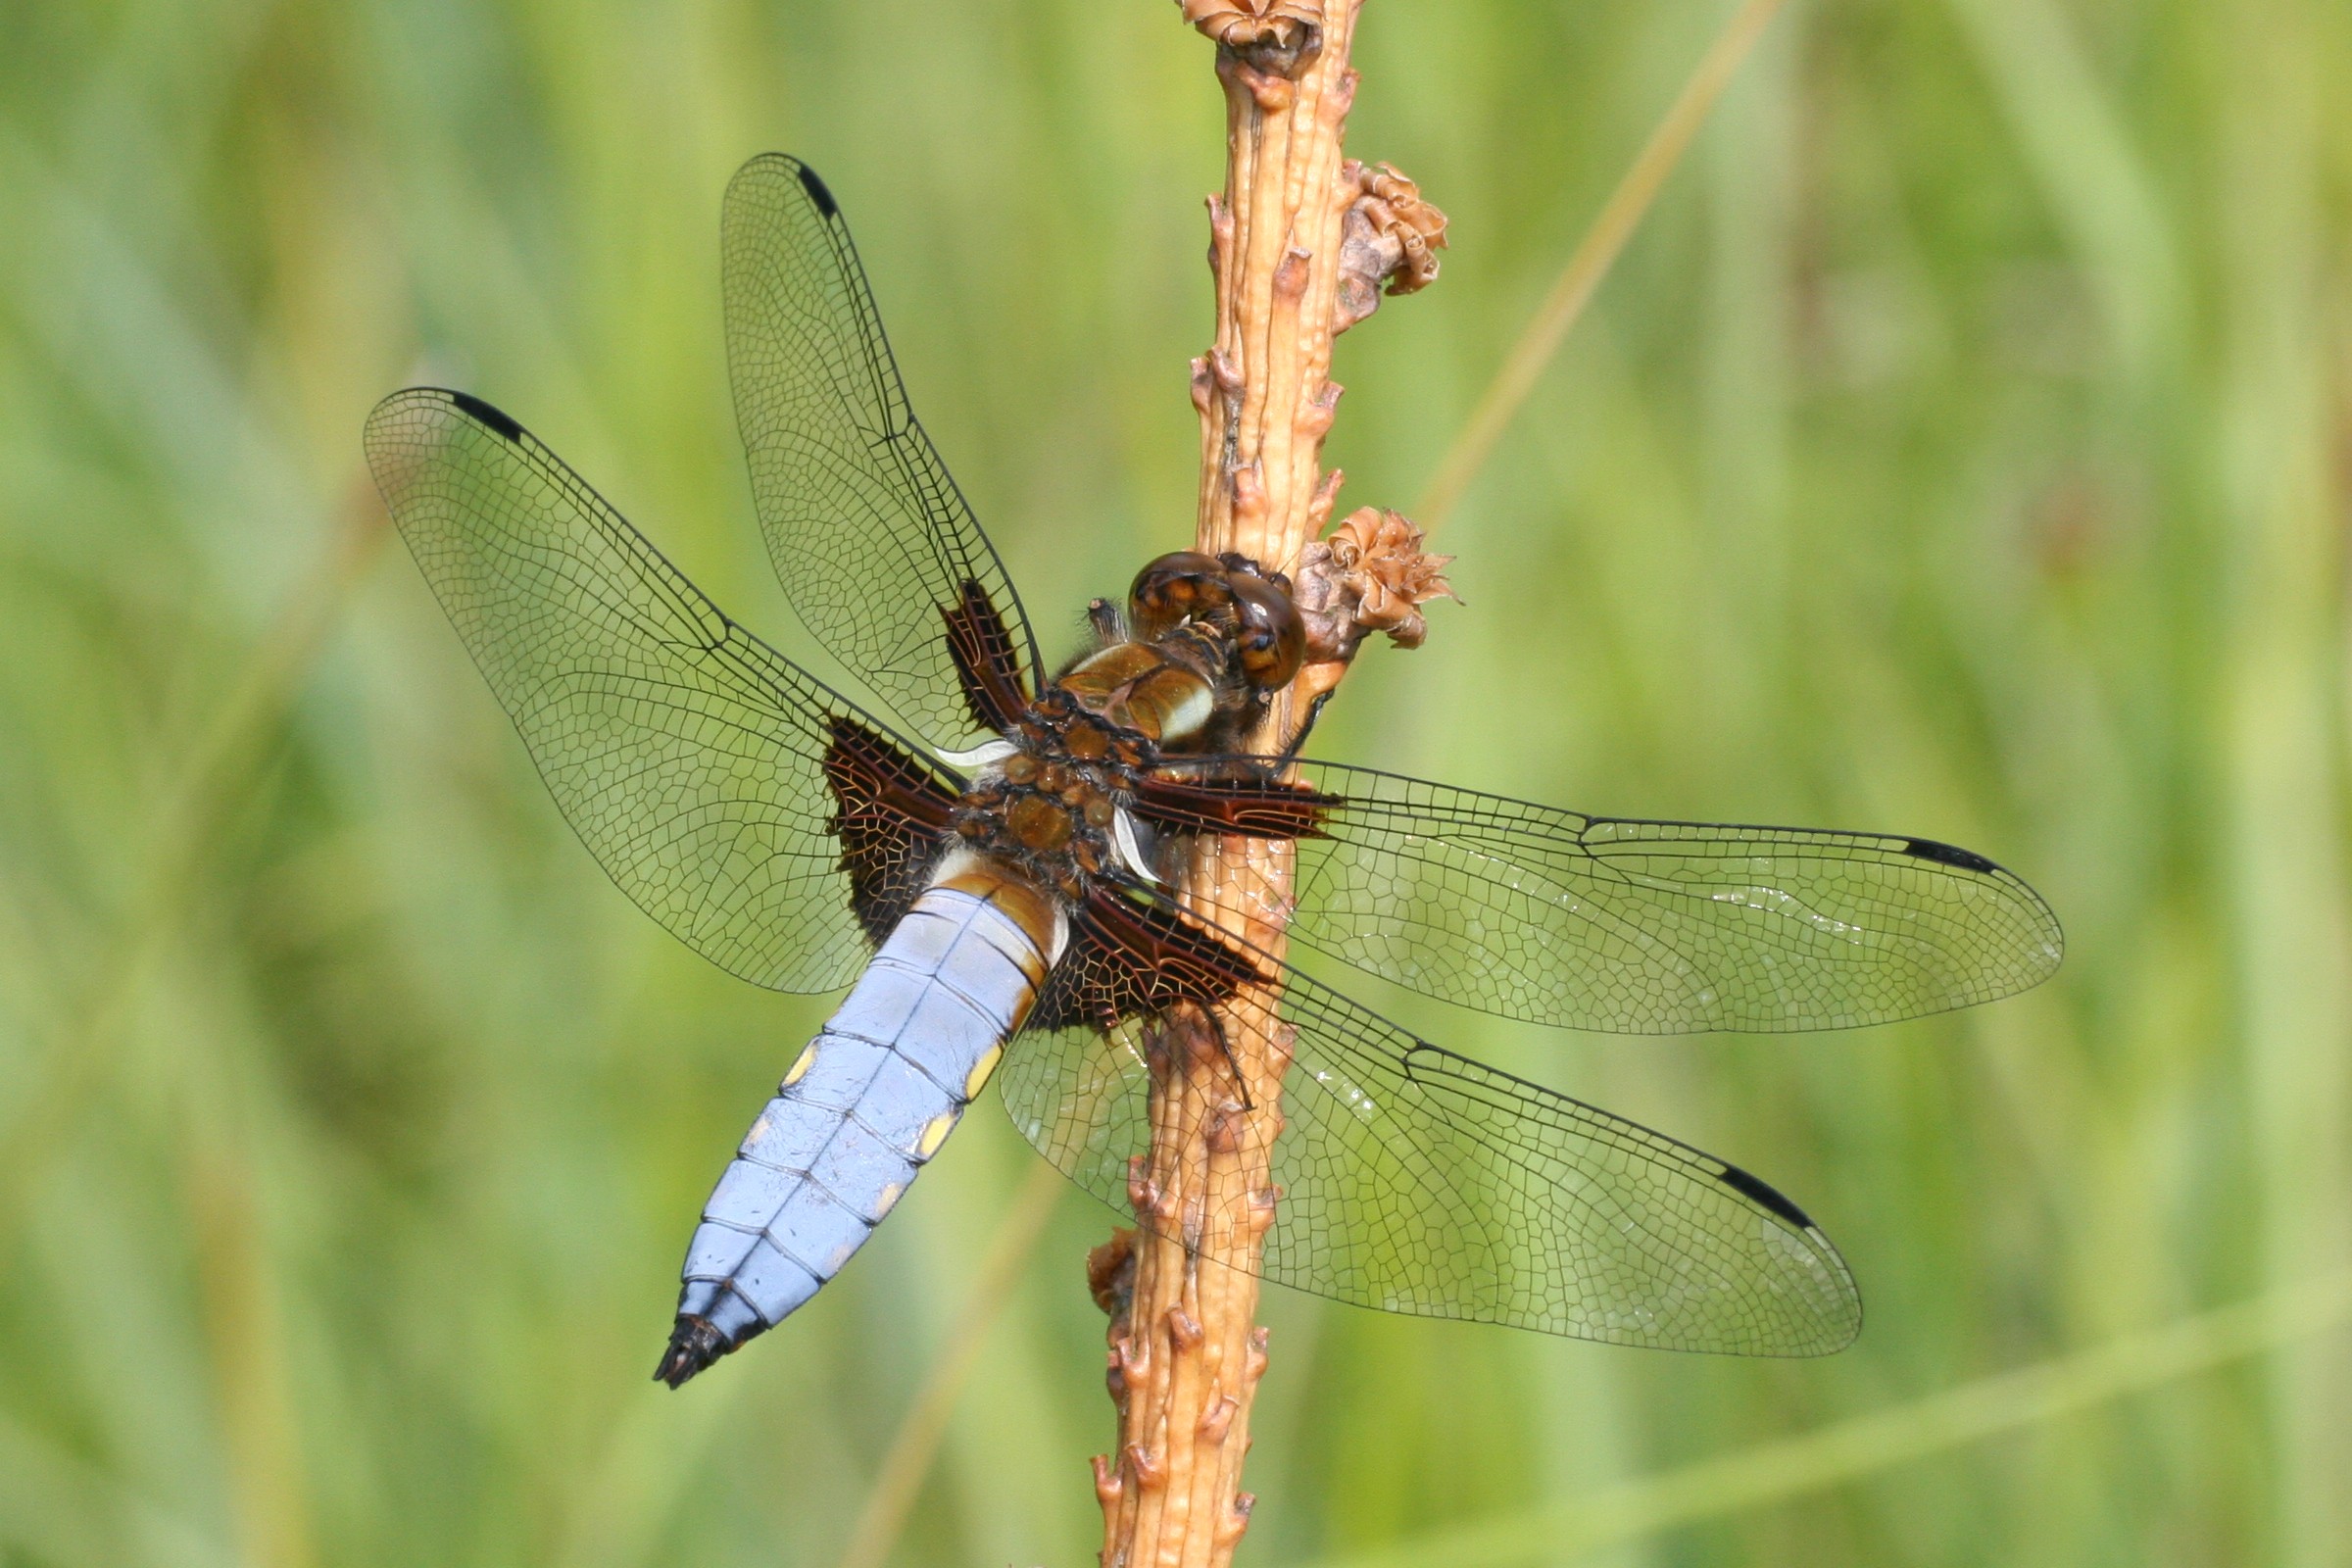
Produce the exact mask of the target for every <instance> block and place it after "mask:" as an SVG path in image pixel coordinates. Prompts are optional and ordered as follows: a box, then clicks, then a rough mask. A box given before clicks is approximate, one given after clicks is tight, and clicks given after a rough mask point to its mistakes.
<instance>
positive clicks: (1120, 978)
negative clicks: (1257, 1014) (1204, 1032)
mask: <svg viewBox="0 0 2352 1568" xmlns="http://www.w3.org/2000/svg"><path fill="white" fill-rule="evenodd" d="M1271 983H1272V977H1271V976H1269V975H1267V974H1265V973H1264V972H1263V971H1261V970H1260V969H1259V968H1258V966H1257V965H1256V964H1255V963H1254V962H1252V961H1251V960H1250V956H1248V955H1247V954H1245V953H1243V952H1242V951H1241V950H1240V949H1238V948H1236V947H1234V946H1233V945H1231V944H1230V943H1227V942H1224V941H1222V940H1220V939H1219V938H1218V937H1217V936H1216V935H1215V934H1214V933H1213V932H1211V931H1210V930H1209V929H1208V928H1207V927H1205V926H1203V925H1201V924H1200V923H1199V922H1198V921H1195V920H1192V919H1189V918H1187V917H1186V916H1185V915H1183V914H1181V913H1179V912H1178V911H1177V910H1175V909H1174V908H1171V907H1166V906H1162V905H1153V904H1140V903H1138V902H1136V901H1135V900H1133V899H1131V898H1128V897H1127V896H1126V895H1125V894H1122V893H1121V892H1119V891H1118V890H1117V889H1116V888H1113V887H1109V886H1106V885H1104V884H1102V883H1097V884H1096V885H1095V887H1094V889H1093V890H1092V891H1091V892H1090V893H1088V895H1087V897H1086V900H1085V902H1084V903H1082V904H1080V905H1079V906H1078V907H1077V908H1075V909H1073V910H1071V911H1070V946H1069V950H1068V951H1067V952H1065V953H1064V954H1063V955H1062V956H1061V962H1060V963H1058V964H1056V965H1054V974H1053V977H1052V978H1051V979H1049V980H1048V981H1047V982H1046V989H1045V991H1044V993H1043V994H1042V995H1040V996H1039V998H1038V999H1037V1006H1036V1007H1035V1008H1034V1009H1032V1011H1031V1012H1030V1014H1029V1027H1030V1028H1032V1029H1045V1030H1053V1029H1067V1028H1071V1027H1074V1026H1076V1025H1079V1024H1085V1025H1089V1026H1092V1027H1094V1028H1097V1029H1108V1028H1110V1027H1112V1026H1113V1025H1115V1024H1116V1023H1118V1022H1119V1020H1121V1019H1122V1018H1136V1017H1151V1016H1156V1015H1158V1014H1161V1013H1165V1012H1167V1011H1169V1010H1170V1009H1171V1008H1173V1007H1175V1006H1177V1005H1179V1004H1182V1003H1187V1002H1190V1003H1194V1004H1197V1005H1200V1006H1202V1007H1211V1006H1214V1005H1217V1004H1218V1003H1220V1002H1223V1001H1224V1000H1225V999H1226V998H1228V997H1230V996H1232V995H1233V994H1234V993H1235V992H1236V991H1238V990H1240V989H1241V988H1242V987H1243V986H1245V985H1269V984H1271Z"/></svg>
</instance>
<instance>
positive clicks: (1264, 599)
mask: <svg viewBox="0 0 2352 1568" xmlns="http://www.w3.org/2000/svg"><path fill="white" fill-rule="evenodd" d="M1225 587H1226V591H1227V592H1228V593H1230V594H1231V595H1232V596H1233V614H1234V621H1235V626H1236V630H1237V632H1238V634H1239V635H1238V641H1239V644H1240V648H1241V656H1242V673H1243V675H1244V676H1246V677H1248V679H1249V682H1250V685H1252V686H1254V687H1256V688H1257V689H1258V690H1259V691H1261V692H1270V691H1273V690H1275V689H1276V688H1277V687H1281V686H1287V685H1289V684H1290V683H1291V677H1292V676H1294V675H1296V674H1298V673H1299V665H1300V664H1302V663H1304V662H1306V622H1305V620H1304V619H1302V618H1301V617H1300V616H1299V607H1298V606H1297V605H1294V604H1292V603H1291V596H1290V595H1289V594H1286V593H1284V592H1283V591H1282V590H1281V589H1279V588H1277V587H1275V586H1274V585H1273V584H1272V583H1270V582H1268V581H1266V580H1265V579H1264V578H1263V577H1255V576H1247V575H1244V574H1243V573H1240V572H1236V573H1234V574H1233V575H1231V576H1229V577H1227V578H1226V579H1225Z"/></svg>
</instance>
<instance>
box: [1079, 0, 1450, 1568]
mask: <svg viewBox="0 0 2352 1568" xmlns="http://www.w3.org/2000/svg"><path fill="white" fill-rule="evenodd" d="M1359 4H1360V0H1308V3H1302V0H1256V3H1249V0H1238V3H1237V0H1184V11H1185V16H1186V19H1187V20H1188V21H1190V22H1192V23H1193V24H1194V25H1196V26H1198V27H1199V28H1200V29H1201V32H1202V33H1204V34H1205V35H1206V36H1208V37H1209V38H1210V39H1212V40H1214V41H1215V43H1216V45H1217V54H1216V69H1217V77H1218V79H1219V81H1220V82H1222V83H1223V85H1224V90H1225V100H1226V114H1227V120H1226V131H1227V156H1228V161H1227V165H1226V182H1225V190H1224V192H1223V194H1222V195H1221V196H1218V197H1212V198H1210V201H1209V226H1210V233H1211V246H1210V258H1211V265H1212V267H1213V270H1214V271H1215V275H1216V304H1217V330H1216V340H1215V346H1214V347H1212V348H1211V349H1210V350H1209V352H1208V353H1207V354H1205V355H1203V356H1201V358H1200V359H1199V360H1196V361H1195V362H1194V364H1193V400H1194V403H1195V405H1196V407H1198V409H1199V410H1200V413H1201V495H1200V514H1199V523H1198V534H1197V539H1196V548H1198V549H1200V550H1201V551H1204V552H1207V553H1209V554H1220V553H1224V552H1233V553H1237V554H1240V555H1244V556H1247V557H1250V559H1251V560H1254V561H1257V562H1259V563H1261V564H1264V565H1265V566H1266V567H1268V568H1269V569H1280V570H1285V571H1290V572H1294V573H1298V572H1300V571H1302V570H1305V569H1307V568H1312V569H1311V570H1307V572H1306V576H1305V577H1304V578H1302V580H1301V598H1302V599H1307V598H1311V599H1313V601H1314V602H1315V603H1316V604H1317V605H1318V606H1319V607H1320V608H1321V609H1322V610H1323V612H1324V613H1325V618H1326V620H1329V621H1332V622H1333V624H1332V625H1331V626H1329V627H1326V629H1325V632H1324V633H1323V634H1322V635H1320V636H1319V637H1318V643H1319V647H1318V650H1317V653H1316V656H1315V657H1316V658H1317V660H1318V661H1319V662H1315V663H1312V664H1310V665H1309V667H1308V672H1307V673H1306V674H1305V675H1302V676H1301V678H1300V684H1299V685H1296V686H1294V687H1293V688H1292V690H1291V691H1289V692H1287V693H1285V694H1284V696H1283V699H1282V700H1281V701H1279V702H1277V704H1276V705H1275V708H1274V711H1273V713H1272V715H1271V717H1270V718H1269V720H1268V724H1267V727H1266V729H1265V731H1264V732H1263V733H1261V735H1260V737H1259V741H1260V744H1261V745H1262V744H1264V743H1265V742H1266V741H1267V740H1268V739H1269V738H1271V737H1278V736H1281V735H1285V734H1288V733H1289V732H1290V729H1291V727H1292V724H1293V722H1294V714H1295V713H1297V712H1299V711H1303V710H1302V709H1301V707H1300V705H1301V704H1302V703H1303V702H1305V701H1307V700H1310V699H1311V698H1312V697H1314V696H1318V695H1322V694H1325V693H1328V691H1329V690H1330V688H1331V686H1332V685H1333V684H1335V683H1336V681H1337V679H1338V676H1339V673H1340V671H1341V670H1343V669H1344V668H1345V666H1346V662H1347V659H1348V656H1350V655H1352V653H1353V651H1354V647H1355V645H1356V644H1357V643H1358V642H1360V640H1361V631H1362V628H1360V627H1355V626H1354V625H1353V624H1352V623H1353V621H1354V620H1355V619H1356V618H1357V612H1358V611H1359V610H1360V609H1362V607H1365V606H1367V605H1369V606H1371V607H1373V608H1372V609H1371V611H1369V612H1367V613H1370V614H1376V615H1379V616H1382V617H1385V620H1384V622H1383V623H1380V624H1378V625H1377V626H1376V629H1381V630H1387V631H1390V632H1391V633H1392V635H1394V634H1395V632H1396V630H1397V627H1398V626H1400V625H1403V624H1405V623H1406V622H1407V620H1408V618H1417V617H1410V611H1411V604H1412V603H1417V602H1418V600H1419V599H1420V598H1426V597H1428V596H1429V595H1430V594H1431V593H1435V592H1439V591H1442V590H1443V586H1444V585H1443V582H1442V580H1441V579H1438V578H1437V576H1436V571H1435V567H1434V566H1422V565H1419V564H1417V563H1418V560H1419V558H1418V553H1417V550H1415V549H1414V548H1413V547H1414V545H1416V544H1417V542H1418V537H1419V536H1418V533H1417V531H1416V530H1413V529H1411V527H1410V526H1409V524H1407V525H1404V526H1403V527H1402V528H1401V529H1399V528H1397V527H1393V526H1384V525H1383V524H1382V522H1381V521H1380V518H1379V517H1378V516H1374V517H1372V518H1370V519H1369V520H1362V525H1361V526H1360V527H1358V528H1357V530H1356V533H1355V534H1349V535H1348V538H1347V541H1346V544H1347V548H1346V549H1345V550H1335V549H1334V548H1332V547H1328V546H1324V547H1319V550H1318V553H1317V554H1316V555H1315V556H1314V557H1312V558H1311V559H1310V556H1309V547H1310V546H1317V545H1318V539H1317V536H1318V535H1319V534H1320V532H1321V531H1322V528H1323V525H1324V524H1325V523H1326V522H1328V521H1329V519H1330V515H1331V511H1332V504H1333V501H1334V499H1335V498H1336V496H1337V494H1338V490H1339V483H1340V475H1339V474H1338V473H1337V472H1333V473H1331V474H1330V475H1328V476H1326V475H1325V474H1324V472H1323V468H1322V463H1321V453H1322V446H1323V437H1324V435H1325V433H1326V432H1327V431H1329V429H1330V428H1331V422H1332V415H1333V411H1334V410H1335V408H1336V407H1337V406H1338V403H1339V396H1340V389H1339V387H1337V386H1336V385H1334V384H1333V383H1332V381H1331V379H1330V376H1329V371H1330V368H1331V344H1332V339H1333V337H1334V336H1335V335H1336V334H1337V333H1339V332H1341V331H1344V330H1346V329H1347V328H1348V326H1349V325H1352V324H1353V323H1354V322H1355V321H1357V320H1360V319H1363V318H1364V317H1365V316H1368V315H1369V314H1371V310H1372V308H1373V305H1374V304H1375V303H1376V302H1377V299H1378V296H1379V292H1380V291H1381V289H1382V288H1383V287H1384V286H1385V287H1386V289H1387V291H1388V292H1390V293H1404V292H1409V291H1410V290H1412V289H1414V288H1418V287H1420V286H1422V285H1423V284H1425V283H1427V282H1428V281H1429V280H1430V279H1431V278H1432V277H1434V276H1435V275H1436V272H1437V259H1436V257H1435V256H1434V255H1433V254H1432V252H1433V251H1434V250H1435V249H1436V248H1437V247H1438V246H1440V245H1442V244H1443V243H1444V236H1445V217H1444V215H1443V214H1441V213H1439V212H1438V211H1437V210H1436V209H1435V208H1434V207H1431V206H1429V205H1428V204H1427V203H1425V202H1423V201H1422V200H1421V199H1420V193H1419V191H1418V190H1417V189H1416V188H1415V187H1414V185H1413V183H1412V181H1410V180H1408V179H1406V178H1404V177H1403V176H1402V175H1400V174H1398V173H1397V172H1396V171H1395V170H1392V169H1389V168H1387V167H1386V166H1381V167H1379V168H1374V169H1366V168H1364V167H1363V166H1360V165H1356V164H1352V163H1348V162H1347V161H1346V160H1344V158H1343V157H1342V151H1341V143H1342V138H1343V132H1344V130H1345V127H1346V123H1347V118H1348V106H1349V103H1350V102H1351V100H1352V99H1353V97H1354V94H1355V87H1356V76H1355V73H1354V72H1353V71H1351V70H1349V69H1348V49H1349V45H1350V43H1351V41H1352V38H1353V33H1354V27H1355V19H1356V12H1357V8H1358V5H1359ZM1351 520H1358V519H1351ZM1401 520H1402V519H1397V521H1398V522H1401ZM1357 534H1360V535H1361V538H1358V537H1357ZM1399 550H1401V551H1402V556H1401V557H1399V556H1398V552H1399ZM1342 557H1344V558H1345V559H1344V560H1342V559H1340V558H1342ZM1335 563H1336V564H1335ZM1317 573H1320V574H1321V575H1319V576H1318V575H1317ZM1406 601H1409V602H1406ZM1342 621H1344V622H1348V624H1347V625H1340V624H1339V622H1342ZM1291 872H1292V861H1291V852H1290V849H1289V847H1288V846H1287V845H1281V844H1270V843H1266V842H1262V841H1249V840H1240V839H1234V840H1222V841H1220V840H1215V839H1206V840H1203V842H1202V843H1201V847H1200V849H1199V851H1198V853H1197V855H1196V858H1195V862H1194V865H1193V867H1192V880H1191V884H1190V885H1191V886H1192V888H1193V889H1194V890H1195V893H1196V897H1197V898H1198V899H1199V900H1200V901H1201V903H1202V904H1204V905H1213V906H1216V907H1222V908H1224V909H1227V910H1232V909H1238V908H1247V909H1249V910H1250V917H1249V918H1248V919H1247V921H1246V922H1245V923H1244V928H1243V931H1242V934H1243V935H1244V936H1246V937H1247V938H1248V939H1249V940H1250V942H1252V943H1254V944H1255V945H1256V946H1257V947H1258V949H1259V950H1260V951H1262V952H1264V953H1267V954H1269V955H1272V956H1277V957H1279V956H1281V955H1282V954H1283V952H1284V950H1285V941H1284V936H1285V933H1284V923H1285V920H1286V918H1287V916H1288V913H1289V902H1290V887H1291ZM1271 1001H1272V999H1271V998H1269V997H1258V998H1255V999H1250V998H1244V999H1241V1000H1240V1001H1239V1002H1237V1004H1236V1005H1234V1006H1233V1008H1232V1009H1231V1010H1229V1011H1227V1012H1225V1013H1224V1014H1222V1015H1221V1016H1220V1017H1219V1019H1218V1020H1217V1023H1218V1025H1219V1029H1211V1028H1210V1027H1209V1026H1208V1024H1207V1021H1206V1020H1205V1019H1202V1018H1199V1017H1194V1018H1179V1019H1177V1020H1174V1021H1172V1022H1171V1023H1169V1024H1168V1025H1167V1026H1166V1027H1164V1028H1162V1029H1160V1030H1158V1031H1156V1032H1155V1034H1154V1035H1153V1037H1152V1038H1151V1039H1149V1040H1147V1041H1146V1042H1145V1049H1146V1053H1147V1055H1148V1057H1149V1059H1150V1060H1151V1062H1152V1145H1151V1152H1150V1154H1149V1155H1148V1156H1147V1157H1146V1158H1145V1159H1144V1160H1142V1161H1139V1162H1138V1165H1137V1168H1136V1169H1135V1170H1134V1171H1133V1173H1132V1176H1131V1180H1130V1193H1131V1196H1132V1198H1133V1200H1134V1201H1135V1204H1136V1209H1137V1213H1138V1217H1139V1218H1147V1217H1149V1219H1150V1223H1148V1224H1147V1225H1146V1226H1145V1227H1144V1228H1143V1230H1142V1231H1141V1233H1140V1234H1138V1233H1128V1232H1121V1233H1120V1235H1119V1236H1118V1237H1116V1238H1114V1240H1113V1241H1112V1242H1111V1243H1110V1244H1109V1245H1107V1246H1105V1247H1104V1248H1102V1249H1100V1250H1098V1251H1097V1253H1096V1256H1095V1258H1094V1259H1093V1261H1092V1269H1091V1274H1092V1278H1093V1283H1094V1285H1095V1287H1096V1292H1097V1299H1099V1300H1101V1301H1102V1302H1103V1306H1104V1309H1105V1310H1106V1311H1107V1312H1108V1313H1109V1314H1110V1316H1111V1324H1110V1330H1109V1340H1110V1347H1111V1353H1110V1370H1109V1382H1110V1387H1111V1392H1112V1397H1113V1399H1114V1401H1115V1402H1116V1404H1117V1406H1118V1411H1119V1443H1118V1446H1117V1448H1116V1450H1115V1451H1114V1452H1113V1453H1112V1454H1111V1455H1109V1456H1105V1457H1102V1458H1098V1459H1097V1460H1096V1461H1095V1478H1096V1491H1097V1494H1098V1495H1099V1496H1100V1497H1101V1499H1102V1503H1103V1558H1102V1560H1103V1564H1104V1565H1105V1568H1145V1565H1150V1568H1214V1565H1218V1564H1223V1563H1225V1562H1227V1561H1229V1560H1230V1559H1231V1556H1232V1553H1233V1548H1234V1546H1235V1544H1237V1543H1238V1542H1239V1541H1240V1540H1241V1537H1242V1532H1243V1531H1244V1530H1245V1529H1246V1528H1247V1527H1248V1524H1249V1520H1250V1507H1251V1504H1252V1502H1253V1499H1252V1498H1251V1497H1250V1495H1249V1494H1248V1493H1245V1492H1243V1491H1241V1490H1240V1483H1241V1473H1242V1459H1243V1456H1244V1454H1246V1453H1247V1452H1248V1450H1249V1446H1250V1399H1251V1397H1252V1396H1253V1395H1254V1393H1255V1391H1256V1388H1257V1381H1258V1378H1259V1376H1260V1375H1261V1374H1262V1373H1263V1372H1264V1370H1265V1367H1266V1332H1265V1330H1264V1329H1262V1328H1259V1327H1257V1326H1255V1323H1254V1321H1253V1320H1254V1318H1255V1315H1256V1308H1257V1278H1256V1275H1255V1272H1254V1266H1255V1262H1256V1258H1257V1254H1258V1250H1259V1247H1260V1244H1261V1242H1262V1240H1263V1238H1264V1235H1265V1231H1266V1228H1267V1227H1268V1226H1269V1225H1270V1224H1271V1223H1272V1222H1273V1219H1274V1216H1275V1209H1276V1204H1277V1202H1278V1201H1279V1194H1278V1193H1277V1192H1276V1190H1275V1188H1274V1186H1273V1180H1272V1175H1271V1171H1270V1160H1271V1153H1272V1150H1273V1146H1274V1141H1275V1138H1276V1136H1277V1134H1278V1133H1279V1132H1280V1130H1281V1126H1282V1120H1281V1116H1282V1112H1281V1103H1282V1102H1281V1093H1282V1075H1283V1068H1284V1066H1285V1065H1286V1063H1287V1061H1288V1057H1289V1054H1290V1042H1289V1041H1288V1040H1286V1039H1282V1038H1275V1037H1273V1036H1277V1035H1279V1033H1280V1032H1279V1031H1269V1030H1267V1029H1265V1028H1263V1027H1261V1026H1260V1025H1259V1024H1258V1022H1257V1020H1259V1019H1261V1018H1263V1017H1265V1016H1268V1015H1269V1014H1270V1006H1269V1004H1270V1002H1271ZM1220 1029H1221V1032H1222V1035H1223V1043H1222V1044H1220V1043H1219V1041H1218V1038H1217V1036H1218V1033H1219V1030H1220ZM1229 1052H1230V1059H1229V1056H1228V1053H1229ZM1236 1069H1238V1071H1239V1076H1240V1080H1241V1083H1240V1092H1239V1093H1237V1092H1236V1085H1235V1071H1236Z"/></svg>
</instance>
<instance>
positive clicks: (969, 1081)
mask: <svg viewBox="0 0 2352 1568" xmlns="http://www.w3.org/2000/svg"><path fill="white" fill-rule="evenodd" d="M1004 1059H1005V1048H1004V1047H1003V1046H991V1047H989V1048H988V1054H987V1055H985V1056H982V1057H981V1058H980V1059H979V1060H978V1061H975V1062H973V1063H972V1075H971V1076H970V1077H969V1078H966V1079H965V1080H964V1081H963V1098H964V1099H965V1100H967V1101H971V1100H977V1099H979V1098H980V1091H981V1089H982V1088H983V1087H984V1086H985V1085H986V1084H987V1083H988V1075H989V1074H990V1073H992V1072H995V1071H996V1070H997V1063H998V1062H1000V1061H1002V1060H1004Z"/></svg>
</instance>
